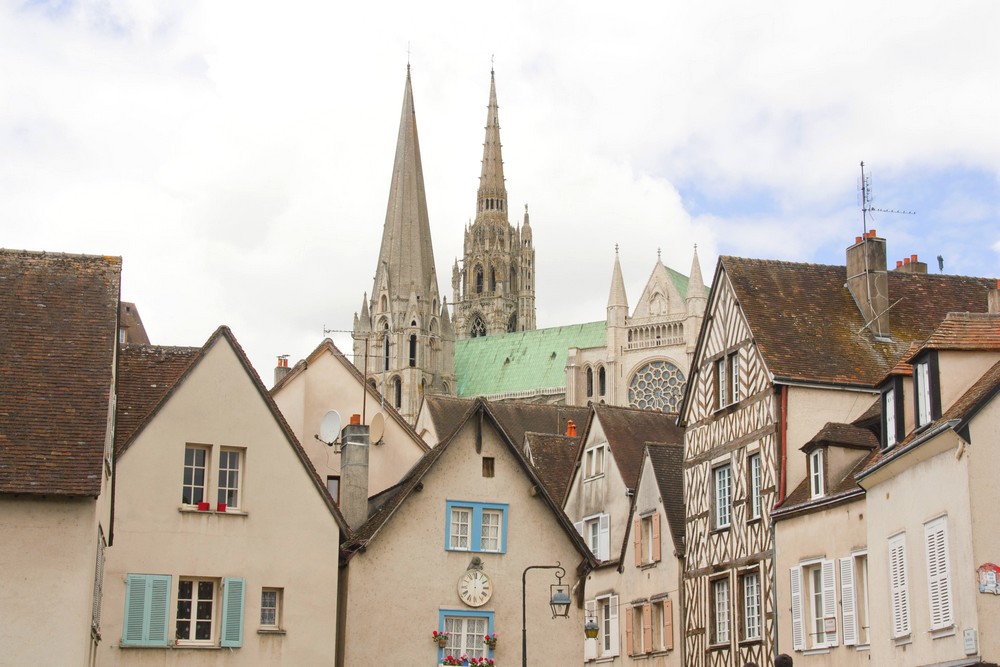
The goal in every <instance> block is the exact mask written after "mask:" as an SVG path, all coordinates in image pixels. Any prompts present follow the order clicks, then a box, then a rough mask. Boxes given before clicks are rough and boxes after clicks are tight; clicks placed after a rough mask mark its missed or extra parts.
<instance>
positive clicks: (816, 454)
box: [809, 449, 824, 498]
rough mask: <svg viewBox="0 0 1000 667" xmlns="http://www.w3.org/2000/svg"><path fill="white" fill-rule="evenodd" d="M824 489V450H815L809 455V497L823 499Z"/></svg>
mask: <svg viewBox="0 0 1000 667" xmlns="http://www.w3.org/2000/svg"><path fill="white" fill-rule="evenodd" d="M823 487H824V485H823V450H822V449H815V450H813V451H812V453H810V454H809V497H810V498H819V497H821V496H822V495H823V493H824V489H823Z"/></svg>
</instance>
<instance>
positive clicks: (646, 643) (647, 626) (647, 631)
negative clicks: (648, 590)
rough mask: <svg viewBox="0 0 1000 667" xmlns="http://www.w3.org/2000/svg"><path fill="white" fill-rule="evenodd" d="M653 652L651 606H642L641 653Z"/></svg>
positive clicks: (647, 604)
mask: <svg viewBox="0 0 1000 667" xmlns="http://www.w3.org/2000/svg"><path fill="white" fill-rule="evenodd" d="M652 650H653V605H651V604H649V603H648V602H647V603H646V604H644V605H642V652H643V653H650V652H651V651H652Z"/></svg>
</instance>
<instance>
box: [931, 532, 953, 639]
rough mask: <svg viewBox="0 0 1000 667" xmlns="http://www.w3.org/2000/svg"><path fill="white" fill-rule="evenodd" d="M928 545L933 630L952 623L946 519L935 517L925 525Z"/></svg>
mask: <svg viewBox="0 0 1000 667" xmlns="http://www.w3.org/2000/svg"><path fill="white" fill-rule="evenodd" d="M924 543H925V545H926V547H927V598H928V600H929V606H930V612H931V630H939V629H941V628H947V627H949V626H951V625H952V623H953V619H952V608H951V572H950V568H949V565H948V532H947V525H946V523H945V519H944V518H941V519H935V520H934V521H931V522H930V523H928V524H926V525H925V526H924Z"/></svg>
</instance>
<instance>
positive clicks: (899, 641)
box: [892, 635, 913, 646]
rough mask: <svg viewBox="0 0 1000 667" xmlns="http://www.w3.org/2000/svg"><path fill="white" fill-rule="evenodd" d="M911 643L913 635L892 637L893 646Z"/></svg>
mask: <svg viewBox="0 0 1000 667" xmlns="http://www.w3.org/2000/svg"><path fill="white" fill-rule="evenodd" d="M912 643H913V635H903V636H902V637H893V639H892V644H893V646H907V645H909V644H912Z"/></svg>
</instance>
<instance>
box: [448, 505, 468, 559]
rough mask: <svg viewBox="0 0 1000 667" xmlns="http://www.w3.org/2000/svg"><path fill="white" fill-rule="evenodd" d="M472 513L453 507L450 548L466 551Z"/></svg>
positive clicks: (465, 509)
mask: <svg viewBox="0 0 1000 667" xmlns="http://www.w3.org/2000/svg"><path fill="white" fill-rule="evenodd" d="M471 522H472V511H471V510H469V509H468V508H462V507H455V508H452V510H451V548H452V549H468V548H469V533H470V524H471Z"/></svg>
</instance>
